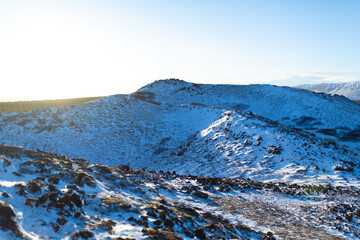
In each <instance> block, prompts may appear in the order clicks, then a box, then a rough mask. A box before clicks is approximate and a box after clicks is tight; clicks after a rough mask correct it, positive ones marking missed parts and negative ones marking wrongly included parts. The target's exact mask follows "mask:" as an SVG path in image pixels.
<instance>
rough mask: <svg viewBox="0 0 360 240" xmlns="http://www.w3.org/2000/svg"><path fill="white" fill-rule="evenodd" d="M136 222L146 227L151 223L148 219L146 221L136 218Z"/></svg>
mask: <svg viewBox="0 0 360 240" xmlns="http://www.w3.org/2000/svg"><path fill="white" fill-rule="evenodd" d="M135 223H136V224H137V225H140V226H144V227H147V228H148V227H149V223H148V222H147V221H144V220H140V219H139V220H136V221H135Z"/></svg>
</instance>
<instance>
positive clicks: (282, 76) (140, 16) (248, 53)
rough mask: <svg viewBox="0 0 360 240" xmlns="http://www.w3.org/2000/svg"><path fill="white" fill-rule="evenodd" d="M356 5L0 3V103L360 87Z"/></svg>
mask: <svg viewBox="0 0 360 240" xmlns="http://www.w3.org/2000/svg"><path fill="white" fill-rule="evenodd" d="M359 12H360V1H357V0H354V1H352V0H347V1H343V0H326V1H322V0H317V1H313V0H302V1H300V0H294V1H274V0H264V1H260V0H253V1H242V0H233V1H232V0H222V1H220V0H181V1H175V0H128V1H122V0H117V1H115V0H113V1H111V0H98V1H93V0H86V1H85V0H84V1H82V0H62V1H38V0H32V1H27V0H23V1H21V0H19V1H18V0H11V1H10V0H7V1H5V0H0V83H1V87H0V99H57V98H71V97H85V96H106V95H111V94H119V93H131V92H134V91H136V90H137V89H138V88H140V87H142V86H144V85H146V84H148V83H151V82H153V81H155V80H158V79H167V78H179V79H182V80H185V81H189V82H196V83H214V84H252V83H270V84H279V85H290V86H292V85H297V84H304V83H320V82H349V81H359V80H360V68H359V64H360V54H359V53H360V44H359V43H360V27H359V25H360V14H359Z"/></svg>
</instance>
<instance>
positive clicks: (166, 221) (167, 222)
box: [164, 219, 175, 228]
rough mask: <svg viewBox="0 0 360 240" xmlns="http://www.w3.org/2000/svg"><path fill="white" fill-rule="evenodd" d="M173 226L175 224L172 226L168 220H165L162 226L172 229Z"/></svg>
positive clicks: (171, 222)
mask: <svg viewBox="0 0 360 240" xmlns="http://www.w3.org/2000/svg"><path fill="white" fill-rule="evenodd" d="M174 225H175V224H174V222H173V221H171V220H170V219H165V221H164V226H165V227H168V228H172V227H173V226H174Z"/></svg>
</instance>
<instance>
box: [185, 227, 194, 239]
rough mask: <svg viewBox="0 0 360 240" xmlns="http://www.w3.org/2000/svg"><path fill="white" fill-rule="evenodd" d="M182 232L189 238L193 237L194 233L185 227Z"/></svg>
mask: <svg viewBox="0 0 360 240" xmlns="http://www.w3.org/2000/svg"><path fill="white" fill-rule="evenodd" d="M184 234H185V235H186V236H187V237H189V238H194V237H195V235H194V234H193V233H192V232H191V231H189V230H188V229H186V228H185V229H184Z"/></svg>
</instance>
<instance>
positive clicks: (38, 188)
mask: <svg viewBox="0 0 360 240" xmlns="http://www.w3.org/2000/svg"><path fill="white" fill-rule="evenodd" d="M0 155H1V175H2V179H7V180H6V181H5V180H2V181H1V182H0V216H1V219H0V221H1V225H0V226H1V229H0V237H1V238H2V239H80V238H90V239H193V238H195V239H261V238H263V237H264V238H263V239H272V238H271V237H270V236H273V237H275V238H277V239H358V237H359V234H360V225H359V223H360V209H359V207H360V206H359V193H358V191H357V190H354V189H352V188H349V187H336V188H335V187H332V186H330V185H329V186H320V185H297V184H292V185H288V184H278V183H263V182H254V181H250V180H245V179H230V178H207V177H197V176H193V175H179V174H176V173H174V172H171V173H170V172H162V171H161V172H155V171H145V170H134V169H132V168H129V167H128V166H119V167H108V166H106V165H101V164H91V163H89V162H87V161H86V160H82V159H68V158H66V157H64V156H60V155H57V154H53V153H45V152H41V151H37V152H34V151H29V150H25V149H23V148H18V147H11V146H4V145H0Z"/></svg>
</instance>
